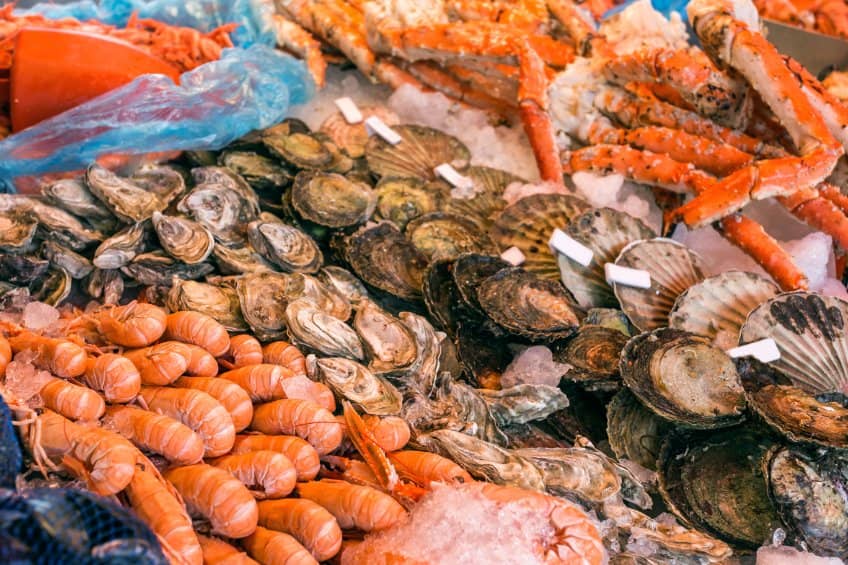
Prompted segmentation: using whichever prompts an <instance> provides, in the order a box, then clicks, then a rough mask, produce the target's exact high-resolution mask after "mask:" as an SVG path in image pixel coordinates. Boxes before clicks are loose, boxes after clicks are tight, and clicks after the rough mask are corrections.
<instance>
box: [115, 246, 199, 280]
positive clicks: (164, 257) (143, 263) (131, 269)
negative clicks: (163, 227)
mask: <svg viewBox="0 0 848 565" xmlns="http://www.w3.org/2000/svg"><path fill="white" fill-rule="evenodd" d="M214 270H215V268H214V267H213V266H212V265H210V264H209V263H196V264H194V265H186V264H185V263H183V262H181V261H177V260H176V259H174V258H173V257H171V256H170V255H168V254H166V253H165V252H164V251H151V252H150V253H141V254H139V255H136V257H135V258H134V259H133V260H132V261H130V263H129V264H128V265H125V266H123V267H121V272H122V273H124V274H125V275H126V276H127V277H129V278H131V279H133V280H135V281H136V282H138V283H140V284H143V285H165V286H170V285H171V283H172V282H173V280H174V278H179V279H185V280H194V279H199V278H202V277H205V276H206V275H208V274H209V273H211V272H212V271H214Z"/></svg>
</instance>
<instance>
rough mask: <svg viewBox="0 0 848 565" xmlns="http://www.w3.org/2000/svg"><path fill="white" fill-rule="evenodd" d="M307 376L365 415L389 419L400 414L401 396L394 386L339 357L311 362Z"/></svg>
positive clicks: (357, 364) (352, 362)
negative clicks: (322, 384)
mask: <svg viewBox="0 0 848 565" xmlns="http://www.w3.org/2000/svg"><path fill="white" fill-rule="evenodd" d="M310 362H311V363H313V364H314V369H313V370H312V371H310V376H311V377H312V378H313V379H315V380H317V381H320V382H322V383H324V384H325V385H327V386H328V387H330V388H331V389H332V390H333V392H334V393H336V395H337V396H339V397H340V398H344V399H346V400H349V401H350V402H352V403H353V404H354V405H356V407H357V408H359V409H360V410H362V411H364V412H365V413H367V414H374V415H377V416H390V415H394V414H398V413H399V412H400V408H401V404H402V402H403V397H402V396H401V394H400V391H398V390H397V389H396V388H395V387H394V385H392V384H391V383H390V382H389V381H387V380H386V379H384V378H382V377H379V376H377V375H374V374H373V373H372V372H371V371H369V370H368V368H367V367H364V366H363V365H361V364H359V363H357V362H356V361H351V360H350V359H344V358H341V357H325V358H323V359H310Z"/></svg>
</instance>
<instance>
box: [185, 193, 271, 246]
mask: <svg viewBox="0 0 848 565" xmlns="http://www.w3.org/2000/svg"><path fill="white" fill-rule="evenodd" d="M177 210H178V211H179V212H182V213H183V214H186V215H188V216H190V217H191V218H193V219H194V220H195V221H196V222H198V223H199V224H201V225H202V226H203V227H205V228H206V229H208V230H209V231H210V232H212V234H213V235H214V236H215V239H216V240H217V241H219V242H221V243H224V244H228V245H239V244H242V243H243V242H244V240H245V237H244V235H243V234H242V230H243V226H244V225H245V224H247V223H248V222H252V221H253V220H255V219H256V217H257V215H258V213H254V210H253V208H252V206H251V204H250V203H249V202H248V201H247V200H245V199H244V198H243V197H242V195H241V193H240V192H239V191H237V190H235V189H232V188H228V187H226V186H224V185H221V184H202V185H198V186H196V187H194V189H192V191H191V192H189V193H188V194H187V195H185V197H183V199H182V200H180V202H179V203H178V204H177Z"/></svg>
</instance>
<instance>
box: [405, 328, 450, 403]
mask: <svg viewBox="0 0 848 565" xmlns="http://www.w3.org/2000/svg"><path fill="white" fill-rule="evenodd" d="M399 317H400V319H401V321H402V322H403V324H404V325H405V326H406V328H407V329H408V330H409V331H410V332H411V333H412V336H413V338H414V339H415V359H414V360H413V361H412V363H410V364H409V365H407V366H406V367H405V368H404V370H403V371H402V376H401V382H402V383H403V385H404V386H408V387H413V388H416V389H417V390H419V391H421V392H422V393H424V394H430V393H431V392H432V390H433V387H434V386H435V381H436V376H437V375H438V373H439V368H440V364H441V359H440V358H441V354H442V346H441V343H442V342H441V339H440V336H441V337H444V334H442V333H436V330H435V328H433V326H432V325H431V324H430V322H429V321H427V318H425V317H423V316H419V315H418V314H413V313H412V312H401V313H400V314H399Z"/></svg>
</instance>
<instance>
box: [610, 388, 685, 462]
mask: <svg viewBox="0 0 848 565" xmlns="http://www.w3.org/2000/svg"><path fill="white" fill-rule="evenodd" d="M670 429H671V426H670V425H669V423H668V422H667V421H666V420H663V419H662V418H660V417H659V416H657V415H656V414H654V413H653V412H651V411H650V410H648V409H647V408H645V406H644V405H643V404H642V403H641V402H639V399H638V398H636V396H635V395H634V394H633V393H632V392H630V390H628V389H626V388H622V389H621V390H620V391H618V393H616V395H615V396H614V397H613V398H612V401H611V402H610V403H609V404H608V405H607V437H608V439H609V444H610V448H612V450H613V452H614V453H615V455H616V457H618V458H619V459H629V460H630V461H634V462H636V463H638V464H639V465H641V466H642V467H645V468H646V469H650V470H652V471H656V470H657V457H658V456H659V454H660V447H661V446H662V441H663V438H664V436H665V435H666V434H667V433H668V431H669V430H670Z"/></svg>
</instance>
